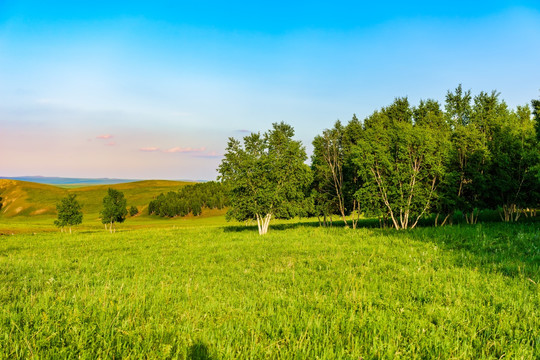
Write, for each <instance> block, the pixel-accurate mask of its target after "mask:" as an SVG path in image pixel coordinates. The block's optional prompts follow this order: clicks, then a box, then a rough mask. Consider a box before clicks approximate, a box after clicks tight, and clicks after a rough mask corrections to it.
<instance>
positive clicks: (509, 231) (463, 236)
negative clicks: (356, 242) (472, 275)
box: [403, 222, 540, 284]
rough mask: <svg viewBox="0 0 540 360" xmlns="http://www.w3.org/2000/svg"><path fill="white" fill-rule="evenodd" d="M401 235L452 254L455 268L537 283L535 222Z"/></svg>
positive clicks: (539, 235)
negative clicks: (431, 244)
mask: <svg viewBox="0 0 540 360" xmlns="http://www.w3.org/2000/svg"><path fill="white" fill-rule="evenodd" d="M403 235H404V236H407V237H409V238H411V239H413V240H417V241H422V242H430V243H433V244H435V245H437V246H438V247H439V248H440V249H442V250H444V251H446V252H451V253H452V258H453V261H454V264H456V265H457V266H462V267H469V268H478V269H479V270H481V271H485V272H496V273H500V274H503V275H505V276H509V277H524V278H528V279H530V280H532V281H533V282H534V283H537V284H538V283H540V227H538V223H537V222H536V223H535V222H523V223H517V224H516V223H512V224H509V223H483V224H476V225H453V226H445V227H437V228H436V227H420V228H417V229H414V230H411V231H404V232H403Z"/></svg>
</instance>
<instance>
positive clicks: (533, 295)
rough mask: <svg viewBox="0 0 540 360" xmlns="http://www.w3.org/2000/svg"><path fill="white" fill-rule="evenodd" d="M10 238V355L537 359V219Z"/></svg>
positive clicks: (2, 256)
mask: <svg viewBox="0 0 540 360" xmlns="http://www.w3.org/2000/svg"><path fill="white" fill-rule="evenodd" d="M285 228H286V229H285V230H280V226H277V227H274V229H271V231H270V233H269V234H268V235H267V236H266V237H260V236H259V235H258V234H257V232H256V230H253V229H248V230H245V231H243V230H242V229H243V228H242V227H222V226H215V227H211V228H203V227H200V228H182V229H172V228H169V229H147V230H132V231H122V232H119V233H116V234H109V233H106V232H105V231H103V232H101V231H100V232H93V233H83V232H80V231H79V232H78V233H76V234H74V235H71V236H70V235H68V234H59V233H48V234H47V233H44V234H37V235H17V236H4V237H0V240H1V241H0V269H1V270H0V304H1V310H0V358H28V357H32V356H34V357H39V358H75V357H82V358H92V359H94V358H100V357H101V358H144V357H150V358H196V359H201V358H207V359H208V358H212V359H228V358H283V359H288V358H305V359H315V358H321V359H330V358H336V359H359V358H363V359H394V358H402V359H411V358H412V359H414V358H419V359H420V358H430V359H431V358H441V359H492V358H493V359H499V358H501V357H502V358H507V359H515V358H516V359H521V358H524V359H535V358H538V357H540V330H539V329H540V310H539V309H540V290H539V287H538V284H539V283H540V232H539V230H538V229H537V227H535V225H534V224H529V225H526V224H523V225H505V224H494V225H483V226H476V227H468V226H462V227H448V228H431V229H418V230H416V231H411V232H395V231H385V230H378V229H360V230H352V229H343V228H333V229H325V228H318V227H314V226H297V227H294V226H293V227H291V228H288V226H285Z"/></svg>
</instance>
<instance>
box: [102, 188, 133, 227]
mask: <svg viewBox="0 0 540 360" xmlns="http://www.w3.org/2000/svg"><path fill="white" fill-rule="evenodd" d="M126 207H127V201H126V198H125V197H124V193H122V192H120V191H118V190H115V189H111V188H109V189H108V190H107V195H106V196H105V197H104V198H103V210H101V222H102V223H103V224H104V225H105V230H107V225H109V231H110V232H111V233H112V232H113V231H115V232H116V227H115V224H116V223H117V222H118V223H122V222H124V220H126V215H127V214H128V210H127V208H126Z"/></svg>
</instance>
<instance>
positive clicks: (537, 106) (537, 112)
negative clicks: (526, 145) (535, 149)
mask: <svg viewBox="0 0 540 360" xmlns="http://www.w3.org/2000/svg"><path fill="white" fill-rule="evenodd" d="M531 105H532V108H533V111H532V113H533V116H534V121H535V124H534V126H535V128H536V136H537V138H538V140H539V141H540V100H536V99H533V100H531Z"/></svg>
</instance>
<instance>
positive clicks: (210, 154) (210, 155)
mask: <svg viewBox="0 0 540 360" xmlns="http://www.w3.org/2000/svg"><path fill="white" fill-rule="evenodd" d="M194 156H196V157H200V158H208V159H218V158H222V157H223V154H218V153H217V152H215V151H210V152H207V153H205V154H196V155H194Z"/></svg>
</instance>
